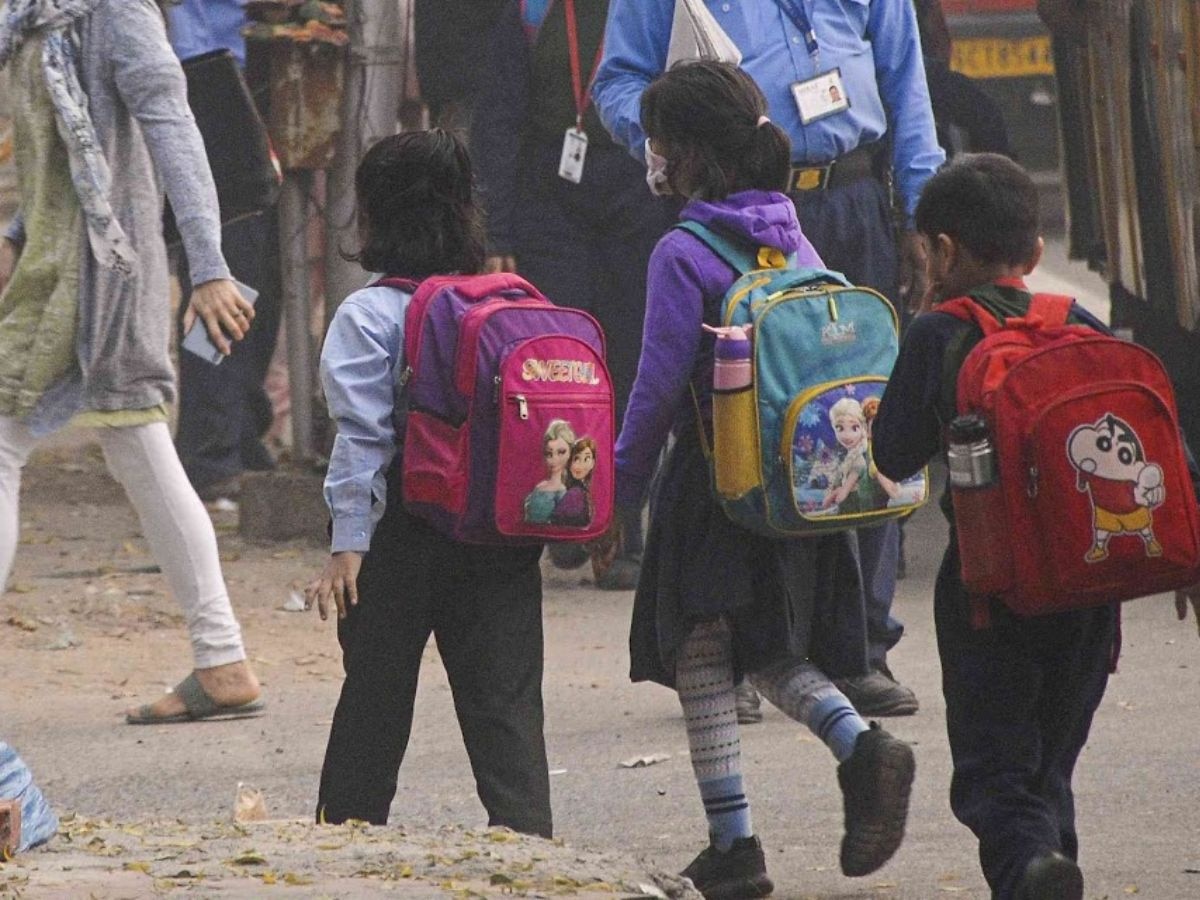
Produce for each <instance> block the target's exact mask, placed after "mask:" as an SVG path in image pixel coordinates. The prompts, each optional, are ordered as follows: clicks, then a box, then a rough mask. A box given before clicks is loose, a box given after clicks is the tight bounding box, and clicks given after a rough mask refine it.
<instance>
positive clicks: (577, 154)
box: [558, 128, 588, 184]
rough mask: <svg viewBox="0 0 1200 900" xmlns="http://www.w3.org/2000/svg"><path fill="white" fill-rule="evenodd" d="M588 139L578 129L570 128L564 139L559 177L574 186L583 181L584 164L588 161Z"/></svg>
mask: <svg viewBox="0 0 1200 900" xmlns="http://www.w3.org/2000/svg"><path fill="white" fill-rule="evenodd" d="M587 148H588V137H587V135H586V134H584V133H583V132H582V131H581V130H579V129H578V128H568V129H567V134H566V137H564V138H563V149H562V159H560V160H559V161H558V177H559V178H565V179H566V180H567V181H569V182H571V183H572V184H579V182H581V181H583V163H584V160H586V159H587Z"/></svg>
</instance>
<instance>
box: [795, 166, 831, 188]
mask: <svg viewBox="0 0 1200 900" xmlns="http://www.w3.org/2000/svg"><path fill="white" fill-rule="evenodd" d="M832 171H833V166H832V165H826V166H798V167H796V168H794V169H792V189H793V190H795V191H823V190H825V188H827V187H828V186H829V175H830V173H831V172H832Z"/></svg>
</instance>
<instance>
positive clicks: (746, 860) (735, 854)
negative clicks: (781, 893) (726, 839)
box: [679, 836, 775, 900]
mask: <svg viewBox="0 0 1200 900" xmlns="http://www.w3.org/2000/svg"><path fill="white" fill-rule="evenodd" d="M679 874H680V875H682V876H683V877H684V878H690V879H691V880H692V884H694V885H695V886H696V890H698V891H699V892H700V893H702V894H703V895H704V898H705V900H742V898H747V900H750V898H755V897H769V896H770V895H771V891H773V890H775V885H774V884H773V883H772V882H771V879H770V878H769V877H768V876H767V861H766V858H765V857H764V856H763V849H762V842H761V841H760V840H759V839H758V837H757V836H755V837H747V838H738V839H737V840H736V841H734V842H733V845H732V846H731V847H730V848H729V849H728V850H725V851H721V850H718V849H717V848H716V847H714V846H712V844H709V845H708V846H707V847H706V848H705V849H704V852H702V853H701V854H700V855H699V856H697V857H696V858H695V859H694V860H692V863H691V865H689V866H688V867H687V868H686V869H684V870H683V871H682V872H680V873H679Z"/></svg>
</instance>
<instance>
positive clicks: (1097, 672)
mask: <svg viewBox="0 0 1200 900" xmlns="http://www.w3.org/2000/svg"><path fill="white" fill-rule="evenodd" d="M970 616H971V614H970V603H969V601H968V599H967V594H966V591H964V590H963V586H962V581H961V578H960V576H959V559H958V548H957V543H956V542H955V541H954V539H953V537H952V538H951V548H950V550H949V551H948V552H947V553H946V557H945V559H944V560H943V561H942V568H941V571H940V572H939V574H938V580H937V588H936V589H935V592H934V618H935V622H936V625H937V639H938V655H939V656H940V657H941V662H942V691H943V693H944V694H945V697H946V730H947V732H948V734H949V736H950V752H951V756H952V757H953V760H954V776H953V778H952V780H951V783H950V806H951V808H952V809H953V810H954V815H955V816H956V817H957V818H958V820H959V821H960V822H962V823H963V824H964V825H966V826H967V827H968V828H970V829H971V831H973V832H974V833H975V836H976V837H977V838H978V839H979V861H980V864H981V866H982V868H983V874H984V877H985V878H986V879H987V882H988V885H990V886H991V889H992V897H993V898H994V900H1011V898H1012V897H1013V896H1014V891H1015V890H1016V887H1017V884H1018V883H1019V881H1020V879H1021V876H1022V875H1023V874H1024V872H1025V867H1026V866H1027V865H1028V864H1029V861H1030V860H1031V859H1032V858H1033V857H1035V856H1040V855H1043V854H1045V853H1049V852H1053V851H1057V852H1059V853H1062V854H1064V855H1066V856H1068V857H1070V858H1072V859H1075V858H1076V857H1077V855H1078V853H1079V838H1078V836H1077V835H1076V832H1075V795H1074V793H1073V792H1072V789H1071V776H1072V773H1073V772H1074V770H1075V763H1076V761H1077V760H1078V759H1079V754H1080V752H1081V751H1082V750H1083V745H1084V744H1085V743H1086V742H1087V736H1088V731H1089V730H1090V729H1091V725H1092V716H1093V715H1094V714H1095V712H1096V708H1097V707H1098V706H1099V705H1100V700H1101V698H1102V697H1103V696H1104V689H1105V686H1106V685H1107V684H1108V672H1109V663H1110V658H1111V653H1112V647H1113V639H1114V633H1115V629H1116V618H1117V616H1116V612H1115V610H1114V609H1113V608H1112V607H1100V608H1098V609H1090V610H1084V611H1080V612H1071V613H1059V614H1056V615H1050V616H1039V617H1036V618H1024V619H1023V618H1018V617H1017V616H1014V615H1013V614H1012V613H1010V612H1008V611H1007V610H1006V609H1005V608H1004V607H1002V606H1001V605H1000V604H999V603H998V602H993V604H992V625H991V627H990V628H984V629H974V628H972V627H971V621H970Z"/></svg>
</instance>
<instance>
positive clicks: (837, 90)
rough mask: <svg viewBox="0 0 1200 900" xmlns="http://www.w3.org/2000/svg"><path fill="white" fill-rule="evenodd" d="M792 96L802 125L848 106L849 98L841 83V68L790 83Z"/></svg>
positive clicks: (842, 110)
mask: <svg viewBox="0 0 1200 900" xmlns="http://www.w3.org/2000/svg"><path fill="white" fill-rule="evenodd" d="M792 98H793V99H794V100H795V101H796V109H798V110H799V111H800V122H801V123H802V124H804V125H808V124H809V123H810V122H815V121H817V120H818V119H824V118H825V117H826V116H832V115H835V114H837V113H840V112H845V111H846V110H848V109H849V108H850V98H849V97H848V96H846V86H845V85H844V84H842V70H841V69H830V70H829V71H828V72H822V73H821V74H820V75H818V76H816V77H815V78H810V79H808V80H807V81H797V82H796V83H795V84H793V85H792Z"/></svg>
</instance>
